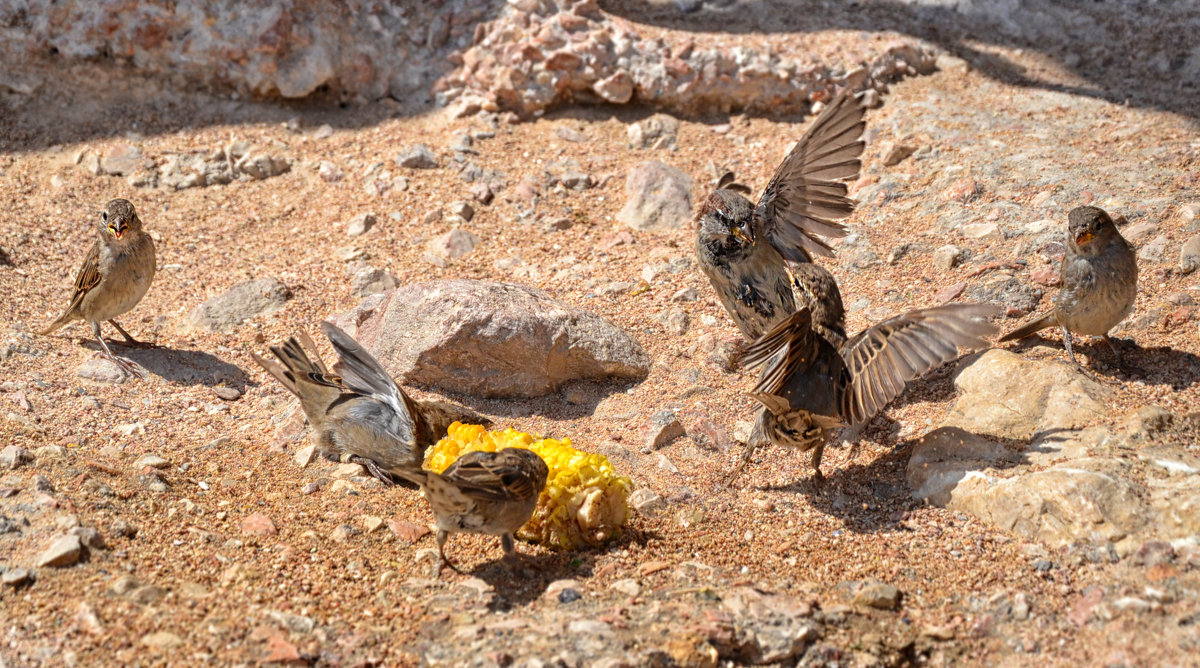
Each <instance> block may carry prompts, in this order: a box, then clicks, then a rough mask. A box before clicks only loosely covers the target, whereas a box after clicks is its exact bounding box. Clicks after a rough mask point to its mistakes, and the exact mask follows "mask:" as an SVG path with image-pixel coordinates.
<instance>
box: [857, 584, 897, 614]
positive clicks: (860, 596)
mask: <svg viewBox="0 0 1200 668" xmlns="http://www.w3.org/2000/svg"><path fill="white" fill-rule="evenodd" d="M854 602H855V603H856V604H858V605H865V606H867V607H871V608H878V609H880V610H895V609H896V608H898V607H900V590H899V589H897V588H896V587H894V586H892V585H889V584H883V583H880V582H872V583H868V584H864V585H863V586H862V588H861V589H859V590H858V591H857V592H855V594H854Z"/></svg>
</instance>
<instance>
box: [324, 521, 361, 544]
mask: <svg viewBox="0 0 1200 668" xmlns="http://www.w3.org/2000/svg"><path fill="white" fill-rule="evenodd" d="M360 533H362V531H360V530H359V529H357V528H355V527H352V526H350V525H349V524H339V525H337V526H336V527H334V528H333V531H331V532H329V539H330V540H332V541H333V542H335V543H344V542H346V541H348V540H350V538H351V537H353V536H357V535H358V534H360Z"/></svg>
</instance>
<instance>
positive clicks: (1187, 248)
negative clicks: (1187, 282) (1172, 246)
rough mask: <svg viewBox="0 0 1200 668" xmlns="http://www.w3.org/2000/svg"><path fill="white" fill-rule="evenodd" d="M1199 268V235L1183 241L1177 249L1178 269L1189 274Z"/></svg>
mask: <svg viewBox="0 0 1200 668" xmlns="http://www.w3.org/2000/svg"><path fill="white" fill-rule="evenodd" d="M1198 268H1200V235H1198V236H1194V237H1192V238H1191V239H1188V240H1187V241H1185V242H1184V243H1183V247H1182V248H1180V249H1179V271H1180V272H1182V273H1184V274H1190V273H1192V272H1193V271H1196V269H1198Z"/></svg>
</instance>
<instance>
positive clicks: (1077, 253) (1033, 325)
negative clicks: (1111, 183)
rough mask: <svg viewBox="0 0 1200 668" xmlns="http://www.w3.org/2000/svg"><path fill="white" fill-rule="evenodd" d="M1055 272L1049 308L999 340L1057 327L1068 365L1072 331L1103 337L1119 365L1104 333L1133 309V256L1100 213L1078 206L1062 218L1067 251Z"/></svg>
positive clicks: (1101, 212)
mask: <svg viewBox="0 0 1200 668" xmlns="http://www.w3.org/2000/svg"><path fill="white" fill-rule="evenodd" d="M1060 274H1061V276H1062V289H1061V290H1059V292H1058V295H1057V296H1055V298H1054V308H1053V309H1051V310H1050V311H1049V312H1048V313H1044V314H1042V315H1040V316H1038V317H1037V318H1036V319H1035V320H1033V321H1032V322H1030V323H1028V324H1026V325H1022V326H1021V327H1018V328H1017V329H1015V330H1013V331H1011V332H1009V333H1008V334H1005V335H1004V336H1003V337H1001V338H1000V340H1001V341H1011V340H1013V339H1021V338H1024V337H1026V336H1029V335H1030V334H1033V333H1034V332H1037V331H1040V330H1042V329H1045V328H1046V327H1050V326H1051V325H1058V326H1060V327H1062V333H1063V345H1064V346H1066V348H1067V357H1068V358H1070V360H1071V362H1072V363H1074V364H1078V363H1077V362H1076V361H1075V353H1074V352H1072V351H1071V332H1075V333H1076V334H1083V335H1085V336H1099V337H1102V338H1103V339H1104V342H1105V343H1107V344H1108V347H1109V348H1110V349H1112V352H1113V355H1114V356H1115V357H1116V359H1117V364H1121V353H1119V352H1117V348H1116V346H1114V345H1113V342H1112V339H1110V338H1108V330H1110V329H1112V328H1113V327H1114V326H1116V324H1117V323H1119V322H1121V321H1122V320H1124V319H1125V316H1127V315H1129V313H1130V311H1132V310H1133V302H1134V298H1136V297H1137V278H1138V268H1137V257H1136V256H1135V255H1134V253H1133V249H1132V248H1130V247H1129V243H1128V242H1127V241H1125V237H1123V236H1121V233H1120V231H1118V230H1117V226H1116V225H1114V224H1113V221H1112V218H1109V217H1108V214H1107V213H1105V212H1104V210H1103V209H1098V208H1096V207H1094V206H1080V207H1076V208H1074V209H1071V212H1070V213H1069V214H1067V253H1066V255H1064V256H1063V261H1062V269H1061V270H1060Z"/></svg>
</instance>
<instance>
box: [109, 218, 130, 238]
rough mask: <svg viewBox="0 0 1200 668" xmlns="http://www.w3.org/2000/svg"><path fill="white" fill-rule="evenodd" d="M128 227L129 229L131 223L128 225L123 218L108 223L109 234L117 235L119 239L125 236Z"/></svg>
mask: <svg viewBox="0 0 1200 668" xmlns="http://www.w3.org/2000/svg"><path fill="white" fill-rule="evenodd" d="M128 229H129V225H126V224H125V221H123V220H114V221H113V222H111V223H109V224H108V232H109V234H111V235H113V237H115V238H116V239H118V240H119V239H120V238H121V237H123V236H125V230H128Z"/></svg>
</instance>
